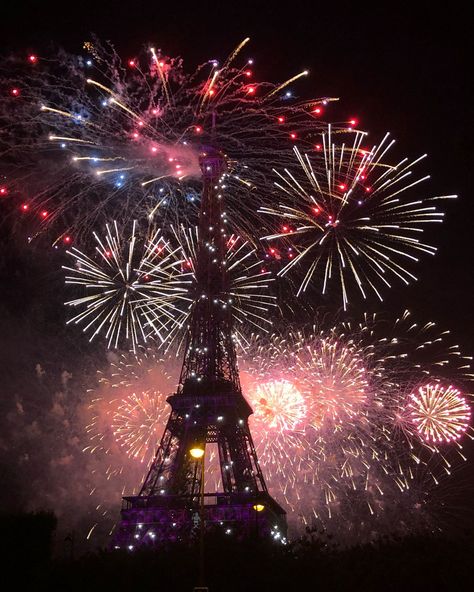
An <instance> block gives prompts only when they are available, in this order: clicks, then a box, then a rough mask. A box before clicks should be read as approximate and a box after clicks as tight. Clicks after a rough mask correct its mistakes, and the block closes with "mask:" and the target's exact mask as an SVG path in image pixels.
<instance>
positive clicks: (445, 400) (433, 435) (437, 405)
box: [408, 384, 471, 442]
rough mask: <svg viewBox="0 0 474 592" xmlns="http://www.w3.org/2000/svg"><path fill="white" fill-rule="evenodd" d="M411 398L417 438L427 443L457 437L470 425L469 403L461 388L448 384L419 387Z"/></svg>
mask: <svg viewBox="0 0 474 592" xmlns="http://www.w3.org/2000/svg"><path fill="white" fill-rule="evenodd" d="M410 399H411V400H410V403H409V405H408V407H409V411H410V419H411V420H412V421H413V423H414V424H415V426H416V429H417V431H418V433H419V434H420V437H421V438H424V439H425V440H427V441H428V442H450V441H451V440H457V439H459V438H460V437H461V436H462V435H463V434H464V433H465V432H466V430H467V429H468V427H469V421H470V419H471V412H470V408H469V405H467V403H466V400H465V399H464V397H463V396H462V395H461V393H460V391H459V390H458V389H456V388H454V387H453V386H451V385H450V386H448V387H443V386H441V385H440V384H434V385H432V384H428V385H426V386H420V387H419V388H418V392H417V393H412V394H411V395H410Z"/></svg>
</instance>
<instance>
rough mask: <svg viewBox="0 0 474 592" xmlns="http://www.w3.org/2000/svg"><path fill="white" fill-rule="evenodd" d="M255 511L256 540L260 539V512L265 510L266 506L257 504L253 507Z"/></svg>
mask: <svg viewBox="0 0 474 592" xmlns="http://www.w3.org/2000/svg"><path fill="white" fill-rule="evenodd" d="M253 509H254V510H255V538H257V539H258V515H259V513H260V512H263V510H265V506H264V505H263V504H259V503H256V504H254V505H253Z"/></svg>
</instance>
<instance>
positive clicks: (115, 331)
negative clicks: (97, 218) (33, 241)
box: [64, 222, 186, 350]
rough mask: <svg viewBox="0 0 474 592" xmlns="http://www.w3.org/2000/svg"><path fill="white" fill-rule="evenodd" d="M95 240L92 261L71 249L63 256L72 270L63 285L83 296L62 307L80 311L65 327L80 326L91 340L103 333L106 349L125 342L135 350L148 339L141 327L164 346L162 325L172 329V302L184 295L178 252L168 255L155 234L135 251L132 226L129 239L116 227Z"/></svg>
mask: <svg viewBox="0 0 474 592" xmlns="http://www.w3.org/2000/svg"><path fill="white" fill-rule="evenodd" d="M94 238H95V241H96V249H95V250H96V252H95V258H94V259H92V258H91V257H89V256H87V255H86V254H84V253H83V252H81V251H79V249H77V248H75V247H73V248H72V249H71V250H70V251H67V253H68V254H69V255H70V256H71V257H73V258H74V261H75V266H74V267H64V269H65V270H67V271H68V272H69V275H67V276H66V284H69V285H74V286H80V287H81V288H82V289H83V290H84V291H85V292H86V295H85V296H82V297H80V298H75V299H74V300H70V301H68V302H66V305H68V306H71V307H79V308H82V309H83V310H81V312H80V313H79V314H76V315H75V316H73V317H72V318H71V320H70V321H68V322H69V323H76V324H77V323H81V324H85V327H84V331H92V332H93V333H92V337H91V339H92V338H93V337H94V336H95V335H97V334H98V333H100V332H104V334H105V337H106V339H107V344H108V347H114V348H117V347H118V346H119V344H120V343H121V341H122V340H127V341H130V342H131V344H132V347H133V349H134V350H136V347H137V344H138V343H139V341H140V340H143V341H145V340H146V339H147V333H146V330H145V327H146V326H148V327H149V328H152V329H153V333H154V334H155V335H156V336H158V337H159V338H160V339H161V341H164V340H165V338H166V337H165V336H163V335H166V334H167V332H168V331H169V329H167V325H173V323H174V317H175V315H174V311H175V310H176V301H178V300H179V299H180V298H182V297H183V294H185V293H186V276H185V275H183V274H182V272H181V264H182V260H181V258H180V249H179V248H176V249H171V248H170V245H169V243H168V242H167V241H166V240H165V239H164V238H163V236H162V235H161V231H160V230H157V231H154V232H153V233H152V234H151V236H150V238H149V239H148V240H147V241H146V242H145V245H140V240H139V238H138V236H137V223H136V222H134V223H133V228H132V233H131V236H130V238H128V239H124V238H123V233H122V232H121V231H120V230H119V227H118V225H117V223H116V222H115V223H114V224H113V226H109V225H107V231H106V235H105V238H101V237H100V236H99V235H98V234H97V233H94ZM140 246H141V248H140Z"/></svg>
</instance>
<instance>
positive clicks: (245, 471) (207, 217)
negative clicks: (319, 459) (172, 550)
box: [114, 149, 286, 548]
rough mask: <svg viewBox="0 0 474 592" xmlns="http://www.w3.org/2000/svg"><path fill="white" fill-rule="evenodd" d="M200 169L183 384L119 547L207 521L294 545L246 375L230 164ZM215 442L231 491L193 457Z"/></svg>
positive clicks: (172, 536) (175, 534)
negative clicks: (209, 477)
mask: <svg viewBox="0 0 474 592" xmlns="http://www.w3.org/2000/svg"><path fill="white" fill-rule="evenodd" d="M200 165H201V170H202V175H203V192H202V197H201V210H200V218H199V244H198V256H197V262H196V267H195V274H196V286H197V291H196V294H195V297H194V302H193V309H192V312H191V315H190V325H189V331H188V335H187V342H186V349H185V353H184V360H183V367H182V370H181V376H180V381H179V386H178V389H177V392H176V394H173V395H171V396H170V397H168V399H167V400H168V402H169V404H170V405H171V414H170V417H169V419H168V423H167V425H166V429H165V431H164V434H163V437H162V439H161V443H160V445H159V448H158V451H157V453H156V456H155V459H154V461H153V463H152V465H151V468H150V470H149V472H148V475H147V476H146V478H145V481H144V483H143V485H142V488H141V490H140V493H139V494H138V495H137V496H133V497H125V498H124V505H123V508H122V513H121V514H122V520H121V523H120V526H119V529H118V531H117V534H116V536H115V539H114V546H115V547H121V548H123V547H128V548H136V547H137V546H143V545H153V544H155V545H156V544H160V543H164V542H169V541H175V540H185V539H187V538H189V537H190V536H191V534H192V532H193V529H196V525H197V524H199V522H200V519H201V517H203V519H204V525H205V529H206V530H208V531H209V530H213V529H221V530H223V532H225V533H226V534H229V535H232V536H237V537H246V536H252V535H258V536H260V537H265V536H268V537H270V536H273V538H275V539H277V540H283V541H284V540H285V537H286V514H285V511H284V510H283V509H282V508H281V506H279V504H278V503H277V502H276V501H275V500H274V499H273V498H272V497H271V496H270V494H269V493H268V490H267V486H266V484H265V480H264V478H263V474H262V471H261V469H260V465H259V463H258V459H257V454H256V451H255V446H254V444H253V441H252V436H251V434H250V429H249V425H248V418H249V416H250V414H251V413H252V409H251V407H250V405H249V404H248V403H247V401H246V400H245V398H244V397H243V395H242V389H241V386H240V381H239V373H238V369H237V362H236V353H235V344H234V341H233V337H232V298H231V295H230V290H229V286H228V277H227V272H226V268H225V251H226V241H227V240H228V237H227V235H226V220H225V213H224V211H223V207H222V203H223V198H222V193H221V192H222V191H223V188H222V178H223V175H224V173H225V166H226V164H225V159H224V157H223V155H222V154H220V153H219V152H216V151H215V150H212V149H208V150H206V151H205V152H203V153H202V154H201V158H200ZM206 444H208V445H213V446H214V447H215V448H217V455H218V461H219V466H220V474H221V483H222V488H221V491H217V492H205V491H204V484H203V483H202V479H203V475H204V462H205V456H204V457H202V458H198V459H196V458H194V457H193V455H191V454H190V450H191V449H195V448H198V449H201V450H204V449H205V447H206ZM201 504H202V505H201Z"/></svg>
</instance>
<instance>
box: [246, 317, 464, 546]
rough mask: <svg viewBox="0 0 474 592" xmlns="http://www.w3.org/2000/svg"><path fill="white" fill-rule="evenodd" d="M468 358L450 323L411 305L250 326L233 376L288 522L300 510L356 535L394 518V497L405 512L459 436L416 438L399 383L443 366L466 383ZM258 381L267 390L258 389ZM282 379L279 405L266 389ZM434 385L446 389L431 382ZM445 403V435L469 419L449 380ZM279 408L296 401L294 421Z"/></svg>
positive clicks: (420, 379) (445, 472) (444, 465)
mask: <svg viewBox="0 0 474 592" xmlns="http://www.w3.org/2000/svg"><path fill="white" fill-rule="evenodd" d="M470 362H471V359H470V358H467V357H465V356H463V355H462V354H461V352H460V351H459V348H458V347H457V346H455V345H454V346H453V345H451V344H450V343H449V332H438V331H437V328H436V325H435V324H434V323H426V324H424V325H419V324H417V323H416V322H414V321H413V320H412V319H411V315H410V314H409V313H408V312H405V313H404V314H403V315H402V316H401V317H400V318H399V319H397V320H396V321H395V322H394V323H389V322H387V321H384V320H383V319H378V318H377V317H375V316H368V315H366V316H365V318H364V320H363V322H361V323H358V324H352V323H348V322H346V323H342V324H341V325H339V326H336V327H332V328H329V329H325V330H322V329H319V330H316V329H315V330H314V331H313V332H312V333H309V332H307V331H304V330H302V331H290V332H286V333H283V334H282V335H276V334H275V335H272V336H269V337H268V338H262V337H255V339H253V341H252V346H251V347H249V348H248V350H247V352H245V353H244V354H243V359H242V361H241V366H242V368H243V371H242V372H241V375H242V380H243V382H242V384H243V387H244V392H245V393H246V394H247V396H248V397H249V401H250V402H251V404H252V406H253V408H254V412H255V413H254V417H251V421H252V431H253V433H254V438H255V443H256V446H257V450H258V452H259V457H260V462H261V464H262V468H263V470H264V472H265V475H266V477H267V481H268V485H269V488H270V491H271V492H272V494H274V495H275V496H277V497H278V496H280V498H281V497H282V498H283V499H284V500H285V503H286V505H287V507H288V508H289V509H290V510H291V514H290V515H289V516H290V517H291V521H292V522H293V527H295V525H294V521H295V517H299V518H296V520H298V519H299V520H300V521H301V524H303V525H312V524H314V523H315V524H319V525H322V526H323V527H324V528H325V529H326V530H327V531H328V532H333V533H334V532H335V533H336V534H337V536H338V537H340V538H341V539H345V540H349V539H351V537H352V536H353V537H354V540H355V539H357V540H359V539H360V537H361V536H365V535H363V533H362V531H360V530H359V531H358V529H362V530H363V529H364V528H369V530H370V532H372V529H375V530H376V531H377V532H378V533H379V534H380V533H381V532H383V529H384V528H387V531H393V529H394V528H395V529H396V528H398V527H397V526H396V524H394V523H392V519H394V518H395V517H394V516H393V513H392V512H391V508H392V507H396V508H401V507H402V506H403V507H405V508H406V509H407V511H408V512H411V511H412V510H413V508H414V507H415V506H416V507H418V508H419V507H422V506H424V504H425V501H426V495H427V493H426V492H427V491H429V490H430V488H434V487H437V486H438V485H439V484H440V483H442V482H443V477H444V478H447V477H449V475H450V474H451V473H452V471H453V468H454V467H455V466H456V462H455V461H456V459H457V460H459V459H462V460H465V458H466V457H465V456H464V454H463V451H462V445H461V444H460V443H459V441H458V439H456V445H455V447H454V448H453V449H452V451H448V450H447V449H443V450H441V449H440V448H439V447H438V446H437V444H438V443H439V440H437V439H435V438H421V439H420V436H419V430H420V427H421V423H420V422H418V423H417V422H416V421H414V419H415V416H414V415H412V413H413V414H414V409H415V407H414V402H413V400H411V399H410V401H411V403H410V407H409V408H408V412H406V411H404V410H405V408H406V406H407V393H410V392H413V391H412V390H409V389H412V387H413V384H426V380H427V377H429V379H430V380H431V381H432V383H433V384H438V383H439V382H440V381H442V380H443V377H444V379H446V377H450V379H453V378H454V379H456V381H458V382H460V383H463V384H465V385H466V387H467V385H468V384H469V383H470V381H471V380H472V374H471V371H470ZM266 384H268V385H271V390H270V391H269V393H268V392H265V393H263V391H262V385H263V387H264V386H265V385H266ZM279 385H284V388H283V387H282V392H283V395H285V394H287V395H288V397H289V399H290V401H289V404H288V405H286V404H285V403H284V399H285V397H284V396H283V397H282V399H280V398H279V397H274V396H271V395H272V394H274V393H276V392H277V388H278V386H279ZM425 388H426V387H423V389H422V390H423V392H424V389H425ZM451 388H452V387H451ZM439 389H441V390H442V391H443V393H444V391H445V390H446V389H444V388H443V387H441V386H438V387H433V390H434V391H438V392H439ZM453 390H454V389H453ZM262 393H263V394H262ZM451 394H452V393H451ZM455 401H456V402H457V405H458V406H456V405H455ZM452 403H453V406H452V410H453V415H452V420H453V423H455V422H456V421H457V424H456V425H457V426H458V428H457V429H456V428H455V427H454V425H451V430H452V432H451V440H452V439H453V434H454V433H456V434H457V436H461V435H462V434H463V433H466V434H467V433H468V429H469V428H468V422H469V406H468V404H467V401H466V400H465V399H464V398H461V397H460V395H459V393H458V392H457V394H456V396H455V397H454V399H453V400H452ZM293 405H294V407H293ZM463 405H465V406H466V407H463ZM286 409H288V412H289V413H292V412H293V410H294V411H295V412H297V417H298V421H297V422H296V421H295V422H292V421H291V420H290V419H291V418H288V417H287V416H286V415H285V410H286ZM439 410H440V411H441V409H439ZM417 413H418V414H419V415H421V414H422V411H420V409H419V408H418V407H417ZM295 417H296V416H295ZM442 420H445V417H444V418H443V416H442V414H441V413H440V416H439V421H440V426H438V429H439V430H440V429H441V426H443V427H444V428H445V429H446V424H445V423H442ZM461 426H462V427H461ZM448 429H449V428H448ZM445 440H446V439H445ZM445 440H444V441H445ZM420 500H422V501H421V502H420ZM420 503H421V504H422V506H420ZM410 508H411V509H410ZM418 513H419V517H420V526H421V524H422V523H423V524H424V523H425V522H424V521H425V520H427V521H428V523H429V512H427V513H424V512H423V513H422V514H423V518H422V514H421V513H420V512H418ZM372 516H373V517H374V519H376V520H377V525H375V524H372V522H371V520H370V517H372ZM401 524H402V522H400V525H401ZM404 524H405V526H404V528H406V531H407V532H408V531H409V530H410V527H409V524H408V522H407V523H404ZM370 532H367V533H366V535H367V536H370Z"/></svg>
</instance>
